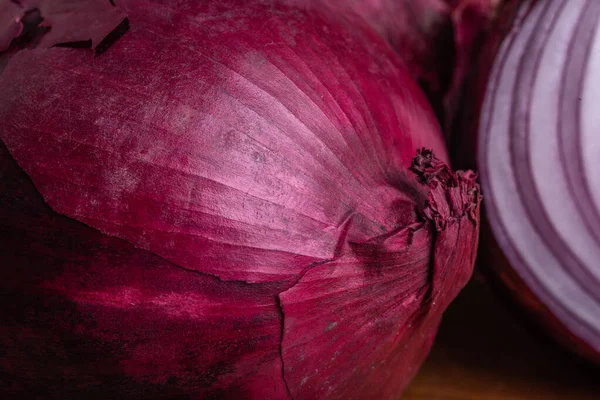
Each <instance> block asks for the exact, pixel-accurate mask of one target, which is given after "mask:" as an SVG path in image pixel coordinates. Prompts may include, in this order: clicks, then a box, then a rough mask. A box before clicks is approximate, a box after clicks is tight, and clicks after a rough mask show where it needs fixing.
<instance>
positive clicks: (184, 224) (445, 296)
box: [0, 0, 479, 399]
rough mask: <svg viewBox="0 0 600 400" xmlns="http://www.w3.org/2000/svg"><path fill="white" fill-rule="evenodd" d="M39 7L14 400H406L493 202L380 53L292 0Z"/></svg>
mask: <svg viewBox="0 0 600 400" xmlns="http://www.w3.org/2000/svg"><path fill="white" fill-rule="evenodd" d="M31 4H35V7H37V8H38V10H39V13H40V16H41V18H43V21H42V22H41V23H39V24H37V25H36V26H37V27H40V26H41V27H43V26H46V25H49V26H50V29H49V30H44V31H36V30H35V29H34V30H33V31H35V32H37V33H36V34H34V35H32V38H33V39H34V40H33V39H32V40H31V41H29V42H27V43H24V42H23V40H22V38H21V37H17V38H15V37H14V36H15V34H18V33H16V32H18V31H19V29H17V30H13V31H11V32H12V33H10V35H11V36H12V41H11V43H12V45H9V51H8V52H6V53H5V62H6V68H5V69H4V71H3V72H2V74H1V75H0V87H1V88H2V98H1V100H0V127H1V129H0V144H1V146H0V255H1V256H0V257H1V261H0V264H1V265H2V267H1V268H0V277H1V279H0V285H1V287H2V289H1V293H2V294H3V296H4V297H3V300H4V302H3V304H4V306H3V308H2V310H1V311H0V321H1V323H0V340H1V343H2V348H3V349H5V351H4V352H3V353H0V359H1V362H0V365H1V367H0V368H1V372H0V373H1V376H2V377H3V380H4V381H5V382H6V385H4V386H3V388H2V389H0V392H2V393H3V394H4V396H5V397H6V396H8V397H7V398H15V397H17V398H39V396H42V397H44V398H61V399H64V398H102V399H106V398H165V397H167V398H198V399H200V398H202V399H205V398H236V399H238V398H257V399H279V398H298V399H300V398H302V399H320V398H332V399H337V398H339V399H349V398H357V399H361V398H380V399H386V398H390V399H391V398H397V396H398V395H399V394H400V393H401V392H402V390H403V389H404V388H405V386H406V385H407V383H408V382H409V381H410V379H411V378H412V377H413V376H414V374H415V373H416V371H417V369H418V367H419V365H420V364H421V362H422V360H423V358H424V357H425V355H426V354H427V352H428V349H429V347H430V345H431V342H432V340H433V338H434V335H435V331H436V328H437V325H438V323H439V320H440V316H441V314H442V312H443V311H444V309H445V308H446V306H447V305H448V303H449V302H450V301H451V300H452V299H453V298H454V296H455V295H456V294H457V292H458V291H459V290H460V288H462V287H463V285H464V284H465V282H466V281H467V279H468V278H469V276H470V274H471V270H472V266H473V261H474V256H475V248H476V244H477V233H478V213H479V191H478V186H477V185H476V184H475V183H474V175H473V174H472V173H470V172H458V173H456V174H453V173H451V172H450V170H449V169H448V167H447V166H446V165H445V164H444V162H445V161H446V159H447V156H446V153H445V150H444V146H443V140H442V137H441V134H440V132H439V127H438V125H437V123H436V121H435V118H434V116H433V113H432V112H431V110H430V109H429V106H428V104H427V102H426V100H425V97H424V95H423V94H422V93H421V92H420V90H419V88H418V86H417V85H416V83H415V82H414V81H413V80H412V77H411V75H410V74H409V72H408V71H407V70H406V68H405V67H404V66H403V64H402V63H401V62H400V61H399V60H398V59H397V56H396V55H395V54H394V53H393V52H392V51H391V50H390V49H389V47H388V46H387V45H386V44H385V43H384V42H383V40H381V39H380V38H379V36H378V35H377V34H376V33H375V32H374V31H371V30H370V28H368V27H367V26H366V25H362V24H360V23H358V24H349V23H347V22H344V21H342V20H334V19H331V18H330V16H329V14H328V13H327V12H319V10H316V9H315V10H311V11H307V10H302V9H298V8H296V7H293V6H290V5H286V4H282V3H279V2H265V1H258V0H256V1H255V0H252V1H247V0H245V1H242V0H210V1H203V2H193V1H183V0H179V1H158V0H131V1H123V2H121V3H119V6H120V7H121V10H122V11H120V9H118V8H116V7H114V6H112V5H111V4H110V3H108V2H99V1H91V0H88V1H77V2H75V1H59V2H50V1H43V0H38V1H37V2H35V3H31ZM27 7H28V6H27V3H26V2H25V1H23V2H22V3H21V11H20V12H18V13H17V14H18V15H19V16H20V17H19V18H22V17H23V15H25V14H26V12H27V11H31V10H29V9H27ZM13 8H14V7H13ZM46 15H50V16H52V18H48V19H47V17H46ZM125 15H127V20H124V18H125ZM86 21H87V22H86ZM89 21H96V22H94V24H93V26H91V25H90V23H89ZM128 26H129V31H127V32H125V30H126V28H127V27H128ZM72 29H74V31H72ZM119 36H121V37H120V38H119ZM117 39H118V40H117ZM19 40H21V41H20V42H19V43H20V45H19V46H16V45H15V43H16V42H15V41H19ZM82 47H91V48H92V49H93V50H94V52H92V51H90V50H88V49H85V48H82ZM94 53H95V56H94ZM99 53H102V54H99ZM422 146H425V147H427V148H429V149H433V151H434V152H435V154H436V155H437V156H438V157H439V158H440V159H441V160H438V159H437V158H435V157H434V156H433V154H432V152H431V151H430V150H424V149H421V150H419V149H420V148H421V147H422ZM415 155H416V156H415ZM409 169H410V170H411V171H412V172H410V171H409ZM36 396H38V397H36ZM178 396H179V397H178Z"/></svg>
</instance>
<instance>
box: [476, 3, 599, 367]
mask: <svg viewBox="0 0 600 400" xmlns="http://www.w3.org/2000/svg"><path fill="white" fill-rule="evenodd" d="M599 21H600V3H598V2H595V1H584V0H572V1H568V2H567V1H560V0H556V1H548V2H535V1H529V2H524V3H523V5H522V7H521V9H520V11H519V12H518V13H517V20H516V22H515V24H514V27H513V29H512V30H511V31H510V32H509V34H508V36H507V38H506V39H505V41H504V43H503V44H502V47H501V48H500V51H499V54H498V57H497V60H496V62H495V64H494V67H493V69H492V72H491V78H490V82H489V85H488V91H487V95H486V100H485V103H484V105H483V110H482V120H481V125H480V141H479V154H478V156H479V166H480V170H481V173H482V181H483V184H484V189H485V193H486V196H487V199H488V201H487V203H486V210H487V214H488V216H489V220H490V225H491V228H492V231H493V233H494V234H495V237H496V238H497V240H498V244H499V245H500V247H501V248H502V250H503V251H504V253H505V254H506V257H507V259H508V261H509V263H510V265H511V266H512V268H514V270H511V268H507V267H508V263H507V264H504V265H502V263H498V265H497V266H496V268H497V270H498V272H499V273H500V275H501V276H502V277H503V278H504V279H505V280H506V281H507V282H508V284H509V285H510V286H511V287H512V288H513V290H516V291H517V295H518V296H519V297H521V299H522V301H523V302H524V303H525V304H526V305H527V307H529V308H531V309H533V310H534V313H535V314H537V317H539V319H540V320H541V321H542V322H543V323H544V324H545V325H547V326H548V327H549V330H550V332H552V333H553V334H555V335H556V336H557V337H558V338H559V339H560V340H561V341H564V342H567V343H569V344H570V345H572V346H573V347H574V348H575V349H576V350H578V351H579V352H580V353H582V354H584V355H586V356H588V357H590V358H593V359H596V360H600V268H599V267H598V259H599V258H600V229H599V226H600V204H599V201H598V199H599V198H600V196H599V195H600V190H599V188H600V180H599V179H598V174H597V171H598V159H599V158H598V155H599V154H600V152H599V149H600V146H599V145H598V112H597V110H596V106H597V97H598V92H599V91H598V88H599V83H600V80H599V79H598V76H599V75H598V72H597V71H598V65H600V59H599V57H598V54H599V50H600V35H599V34H598V29H597V28H598V22H599ZM524 288H525V289H524Z"/></svg>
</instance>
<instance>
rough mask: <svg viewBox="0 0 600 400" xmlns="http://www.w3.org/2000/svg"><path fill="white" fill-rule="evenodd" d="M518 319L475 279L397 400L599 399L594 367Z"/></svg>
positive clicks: (598, 378) (597, 370) (598, 373)
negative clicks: (415, 374)
mask: <svg viewBox="0 0 600 400" xmlns="http://www.w3.org/2000/svg"><path fill="white" fill-rule="evenodd" d="M519 318H522V316H519V317H517V316H515V315H513V314H512V313H511V308H510V307H508V304H506V303H504V302H501V301H500V300H499V299H498V297H497V295H496V293H495V292H492V291H491V289H490V288H489V287H488V286H487V285H486V284H485V283H484V281H483V279H481V278H476V279H475V280H474V281H472V282H471V283H470V284H469V285H468V286H467V288H465V290H464V291H463V292H462V293H461V294H460V295H459V297H458V298H457V300H456V301H455V302H454V303H453V304H452V305H451V306H450V308H449V310H448V312H447V313H446V315H445V317H444V321H443V322H442V326H441V328H440V332H439V335H438V337H437V340H436V343H435V345H434V348H433V349H432V351H431V354H430V356H429V358H428V359H427V361H426V362H425V364H424V365H423V368H422V369H421V371H420V372H419V375H418V376H417V378H416V379H415V381H414V382H413V384H412V385H411V386H410V387H409V389H408V391H407V392H406V394H405V395H404V397H403V400H466V399H469V400H472V399H476V400H500V399H502V400H534V399H535V400H555V399H557V400H558V399H560V400H565V399H569V400H570V399H573V400H588V399H589V400H592V399H593V400H600V367H597V366H592V365H590V364H587V363H585V362H583V361H582V360H579V359H577V358H575V357H573V356H571V355H570V354H568V353H567V352H565V351H563V350H562V349H560V348H558V346H556V345H555V344H554V343H553V342H551V341H550V340H548V339H547V338H546V337H545V336H543V335H540V334H539V332H537V331H535V330H531V329H529V328H526V327H524V326H523V324H522V322H523V321H522V320H521V319H519Z"/></svg>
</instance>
